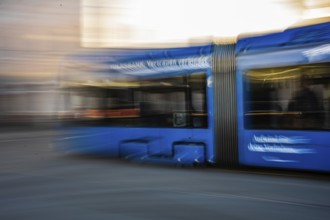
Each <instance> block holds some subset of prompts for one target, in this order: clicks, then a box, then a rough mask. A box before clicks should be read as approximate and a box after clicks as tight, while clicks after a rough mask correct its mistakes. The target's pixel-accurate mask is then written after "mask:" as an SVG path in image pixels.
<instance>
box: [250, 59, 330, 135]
mask: <svg viewBox="0 0 330 220" xmlns="http://www.w3.org/2000/svg"><path fill="white" fill-rule="evenodd" d="M329 73H330V63H322V64H310V65H301V66H290V67H277V68H268V69H256V70H250V71H248V72H246V73H245V77H244V89H245V97H244V98H245V99H244V100H245V102H244V111H245V113H244V115H245V123H244V124H245V128H248V129H296V130H304V129H313V130H314V129H315V130H325V129H330V74H329Z"/></svg>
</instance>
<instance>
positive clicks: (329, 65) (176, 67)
mask: <svg viewBox="0 0 330 220" xmlns="http://www.w3.org/2000/svg"><path fill="white" fill-rule="evenodd" d="M70 59H71V61H74V62H78V63H79V64H80V66H79V67H78V68H77V67H75V68H73V71H71V73H69V72H68V71H64V74H62V75H61V76H60V82H61V87H62V89H61V94H62V98H61V100H62V105H63V106H65V111H64V112H65V114H63V115H65V116H66V117H67V118H69V119H68V120H67V122H66V124H67V126H66V127H64V128H63V131H64V132H65V135H64V137H63V138H61V140H60V141H59V142H58V143H59V144H60V146H61V147H63V148H64V149H66V150H69V149H70V150H74V151H78V152H87V153H100V154H102V155H109V156H114V157H122V158H126V159H130V160H137V161H146V162H157V163H168V164H184V165H198V164H213V165H217V166H222V167H231V166H237V165H248V166H261V167H274V168H293V169H302V170H317V171H330V160H328V157H329V156H330V135H329V129H330V75H329V71H330V23H322V24H317V25H311V26H306V27H298V28H292V29H288V30H285V31H283V32H280V33H273V34H267V35H262V36H254V37H243V38H239V39H238V40H237V42H236V43H232V44H208V45H203V46H194V47H185V48H168V49H126V50H124V49H122V50H115V49H110V50H107V51H104V52H97V53H87V54H77V55H74V56H73V57H71V58H70ZM63 103H64V104H63ZM63 115H62V116H63Z"/></svg>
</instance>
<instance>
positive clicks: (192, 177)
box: [0, 130, 330, 220]
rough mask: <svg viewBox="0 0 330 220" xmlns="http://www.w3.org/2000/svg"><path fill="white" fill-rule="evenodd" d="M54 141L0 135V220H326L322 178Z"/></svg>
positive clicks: (328, 195) (329, 202)
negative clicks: (99, 153)
mask: <svg viewBox="0 0 330 220" xmlns="http://www.w3.org/2000/svg"><path fill="white" fill-rule="evenodd" d="M55 136H56V134H55V133H54V132H51V131H48V130H45V131H29V132H23V131H20V132H18V131H17V132H11V133H9V132H2V133H1V134H0V149H1V153H0V219H1V220H5V219H24V220H26V219H34V220H35V219H47V220H51V219H56V220H58V219H70V220H74V219H79V220H80V219H107V220H109V219H114V220H128V219H132V220H142V219H143V220H144V219H150V220H155V219H157V220H158V219H203V220H208V219H251V220H256V219H265V220H271V219H281V220H286V219H290V220H294V219H299V220H303V219H312V220H318V219H324V220H328V219H330V184H329V182H330V181H329V179H328V178H314V177H313V175H308V176H304V175H289V174H287V173H286V174H285V175H281V174H278V173H277V174H275V173H274V174H267V173H256V172H246V171H238V170H235V171H230V170H221V169H214V168H179V167H168V166H154V165H146V164H138V163H131V162H127V161H121V160H117V159H111V158H96V157H89V156H75V155H68V154H64V153H62V152H57V151H55V150H54V149H53V147H52V144H51V140H52V138H54V137H55Z"/></svg>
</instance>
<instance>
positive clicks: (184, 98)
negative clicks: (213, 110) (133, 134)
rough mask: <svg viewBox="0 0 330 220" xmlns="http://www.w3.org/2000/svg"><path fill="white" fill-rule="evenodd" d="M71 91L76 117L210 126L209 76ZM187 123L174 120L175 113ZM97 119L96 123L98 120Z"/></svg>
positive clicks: (110, 123) (150, 124)
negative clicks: (207, 102)
mask: <svg viewBox="0 0 330 220" xmlns="http://www.w3.org/2000/svg"><path fill="white" fill-rule="evenodd" d="M131 85H132V83H127V85H126V84H125V86H117V87H113V86H100V85H97V86H93V87H91V86H89V87H79V89H78V90H77V89H76V90H74V91H71V105H72V106H73V107H72V109H73V111H74V112H75V113H74V114H75V121H77V122H79V123H80V122H81V121H83V122H84V124H86V122H87V123H89V124H97V125H99V124H100V123H101V124H104V125H107V126H135V127H138V126H141V127H198V128H203V127H207V126H208V125H207V121H208V120H207V107H206V106H207V104H206V76H205V74H192V75H186V76H178V77H171V78H161V79H157V80H144V81H138V82H134V86H131ZM178 114H179V115H181V116H184V120H185V123H181V124H180V126H178V124H177V123H176V122H175V119H174V118H175V115H178ZM96 122H97V123H96Z"/></svg>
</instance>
